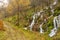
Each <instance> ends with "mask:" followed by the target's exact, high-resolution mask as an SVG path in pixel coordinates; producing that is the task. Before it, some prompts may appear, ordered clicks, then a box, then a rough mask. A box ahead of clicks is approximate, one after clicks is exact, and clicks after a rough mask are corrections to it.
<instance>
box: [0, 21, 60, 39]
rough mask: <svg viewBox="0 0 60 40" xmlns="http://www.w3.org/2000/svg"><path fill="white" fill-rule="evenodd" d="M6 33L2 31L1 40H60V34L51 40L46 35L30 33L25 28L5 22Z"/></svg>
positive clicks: (0, 33)
mask: <svg viewBox="0 0 60 40" xmlns="http://www.w3.org/2000/svg"><path fill="white" fill-rule="evenodd" d="M4 27H5V31H0V40H57V39H60V36H59V35H60V32H59V31H58V33H57V35H56V36H54V37H52V38H50V37H49V36H48V35H47V34H48V33H47V32H46V33H44V34H40V33H38V32H30V31H29V30H24V29H23V28H17V27H16V26H13V24H10V23H9V22H6V21H4Z"/></svg>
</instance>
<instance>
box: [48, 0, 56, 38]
mask: <svg viewBox="0 0 60 40" xmlns="http://www.w3.org/2000/svg"><path fill="white" fill-rule="evenodd" d="M56 4H57V0H54V3H53V4H51V5H50V8H51V12H52V15H53V14H54V9H53V6H54V5H56ZM53 23H54V28H53V29H52V30H51V33H50V34H49V36H50V37H52V36H54V35H55V34H56V32H57V17H54V20H53Z"/></svg>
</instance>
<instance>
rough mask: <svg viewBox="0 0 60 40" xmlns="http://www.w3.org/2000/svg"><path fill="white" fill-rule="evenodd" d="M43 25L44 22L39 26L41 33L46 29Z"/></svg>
mask: <svg viewBox="0 0 60 40" xmlns="http://www.w3.org/2000/svg"><path fill="white" fill-rule="evenodd" d="M42 26H43V23H42V24H40V26H39V27H40V33H43V31H44V30H43V29H42Z"/></svg>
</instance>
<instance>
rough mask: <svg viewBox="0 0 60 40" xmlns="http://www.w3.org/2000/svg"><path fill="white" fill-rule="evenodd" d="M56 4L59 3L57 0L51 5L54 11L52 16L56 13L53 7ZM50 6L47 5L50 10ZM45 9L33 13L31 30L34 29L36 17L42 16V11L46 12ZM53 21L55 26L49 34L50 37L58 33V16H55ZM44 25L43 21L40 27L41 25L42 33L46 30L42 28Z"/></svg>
mask: <svg viewBox="0 0 60 40" xmlns="http://www.w3.org/2000/svg"><path fill="white" fill-rule="evenodd" d="M56 4H57V0H54V2H53V3H52V4H51V5H50V6H49V7H50V9H51V13H52V15H51V16H50V17H52V16H53V14H54V8H53V7H54V6H55V5H56ZM49 7H46V8H45V10H48V8H49ZM45 10H41V11H40V12H37V13H36V14H34V15H33V20H32V23H31V25H29V27H30V31H32V28H33V26H34V24H35V19H36V18H38V17H39V16H40V17H41V18H42V15H41V13H42V12H45ZM50 17H48V19H49V18H50ZM53 22H54V28H53V29H52V30H51V33H50V34H49V36H50V37H52V36H54V35H55V34H56V32H57V18H56V17H54V20H53ZM42 25H43V22H42V24H40V26H39V27H40V33H44V32H43V31H44V30H43V29H42Z"/></svg>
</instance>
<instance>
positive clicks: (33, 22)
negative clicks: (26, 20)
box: [29, 15, 35, 31]
mask: <svg viewBox="0 0 60 40" xmlns="http://www.w3.org/2000/svg"><path fill="white" fill-rule="evenodd" d="M34 24H35V15H34V16H33V21H32V23H31V25H30V26H29V27H30V31H32V28H33V26H34Z"/></svg>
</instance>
